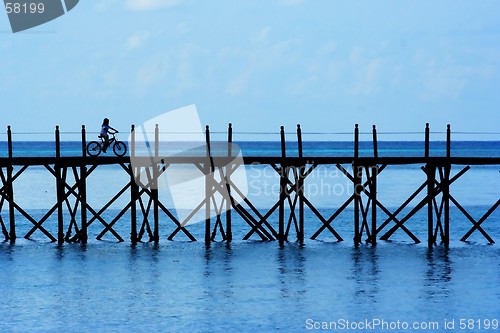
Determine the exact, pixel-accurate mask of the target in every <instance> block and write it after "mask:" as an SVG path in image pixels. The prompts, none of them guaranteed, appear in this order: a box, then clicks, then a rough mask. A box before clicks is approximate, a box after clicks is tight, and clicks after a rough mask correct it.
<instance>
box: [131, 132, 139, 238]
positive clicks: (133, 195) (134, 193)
mask: <svg viewBox="0 0 500 333" xmlns="http://www.w3.org/2000/svg"><path fill="white" fill-rule="evenodd" d="M134 158H135V126H134V125H132V126H131V128H130V159H131V160H130V164H129V172H130V242H131V243H132V244H135V243H137V199H138V196H139V186H138V185H137V183H136V180H135V168H134V166H133V164H132V161H133V159H134Z"/></svg>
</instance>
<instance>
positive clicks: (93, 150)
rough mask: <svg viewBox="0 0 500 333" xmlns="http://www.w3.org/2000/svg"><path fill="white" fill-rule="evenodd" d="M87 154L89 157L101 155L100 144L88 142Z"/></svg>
mask: <svg viewBox="0 0 500 333" xmlns="http://www.w3.org/2000/svg"><path fill="white" fill-rule="evenodd" d="M87 153H88V154H89V155H90V156H99V154H100V153H101V144H100V143H99V142H97V141H90V142H89V143H88V145H87Z"/></svg>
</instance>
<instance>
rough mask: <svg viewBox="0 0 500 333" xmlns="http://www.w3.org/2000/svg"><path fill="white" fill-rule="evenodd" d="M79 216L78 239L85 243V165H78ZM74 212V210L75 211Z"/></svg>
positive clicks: (86, 238) (86, 235) (86, 236)
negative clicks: (79, 232)
mask: <svg viewBox="0 0 500 333" xmlns="http://www.w3.org/2000/svg"><path fill="white" fill-rule="evenodd" d="M78 192H79V193H80V203H81V205H80V207H81V208H80V217H81V236H80V241H81V242H82V244H87V240H88V234H87V167H86V166H81V167H80V187H79V190H78ZM75 213H76V212H75Z"/></svg>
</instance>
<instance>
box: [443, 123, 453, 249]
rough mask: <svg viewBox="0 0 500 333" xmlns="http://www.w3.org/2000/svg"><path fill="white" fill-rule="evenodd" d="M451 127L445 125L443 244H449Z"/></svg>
mask: <svg viewBox="0 0 500 333" xmlns="http://www.w3.org/2000/svg"><path fill="white" fill-rule="evenodd" d="M450 157H451V127H450V124H448V125H447V126H446V163H445V166H444V179H443V182H444V184H443V200H444V237H445V239H444V240H443V241H444V244H445V245H449V244H450V172H451V163H450Z"/></svg>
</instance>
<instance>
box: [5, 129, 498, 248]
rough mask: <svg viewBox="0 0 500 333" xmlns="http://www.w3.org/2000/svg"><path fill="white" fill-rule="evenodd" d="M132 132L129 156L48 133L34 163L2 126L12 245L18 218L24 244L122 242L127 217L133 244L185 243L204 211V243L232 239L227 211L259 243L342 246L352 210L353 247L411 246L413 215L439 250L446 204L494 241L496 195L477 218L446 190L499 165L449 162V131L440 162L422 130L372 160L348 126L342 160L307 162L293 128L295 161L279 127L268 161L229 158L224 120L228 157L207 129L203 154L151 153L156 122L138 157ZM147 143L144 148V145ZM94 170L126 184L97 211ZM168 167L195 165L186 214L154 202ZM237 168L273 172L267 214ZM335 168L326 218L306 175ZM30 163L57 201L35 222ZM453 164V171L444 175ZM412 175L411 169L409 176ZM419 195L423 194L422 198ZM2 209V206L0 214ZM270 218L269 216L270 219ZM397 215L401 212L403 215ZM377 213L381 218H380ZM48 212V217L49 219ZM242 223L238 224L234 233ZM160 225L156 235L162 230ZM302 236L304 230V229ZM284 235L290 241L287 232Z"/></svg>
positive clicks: (477, 160)
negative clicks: (406, 183) (194, 194)
mask: <svg viewBox="0 0 500 333" xmlns="http://www.w3.org/2000/svg"><path fill="white" fill-rule="evenodd" d="M134 133H135V131H134V126H132V131H131V137H130V142H129V147H128V148H129V152H130V154H129V155H127V156H123V157H118V156H114V157H91V156H88V155H87V152H86V144H87V135H86V131H85V127H84V126H82V129H81V154H80V156H61V138H60V131H59V127H56V130H55V133H54V136H55V156H51V157H36V156H18V157H15V156H14V154H13V140H12V131H11V128H10V127H8V129H7V157H1V158H0V178H1V187H0V225H1V228H2V233H3V235H4V237H5V239H6V240H9V241H11V242H14V241H15V240H16V238H17V232H16V229H17V228H16V227H17V222H16V221H17V219H19V218H20V217H21V218H24V219H25V220H26V221H28V222H29V223H30V225H31V229H30V230H29V231H28V232H27V233H26V234H24V235H23V236H24V237H25V238H28V239H29V238H31V237H32V236H33V234H34V233H35V232H40V233H42V234H43V235H45V236H46V237H47V238H48V239H49V240H50V241H53V242H59V243H64V242H82V243H86V242H87V240H88V228H89V227H90V226H91V225H92V224H94V225H95V224H98V225H100V226H101V229H100V230H101V231H100V233H99V234H98V235H97V239H102V237H104V235H106V234H108V233H109V234H111V235H112V236H113V237H114V238H116V240H118V241H124V237H123V235H120V233H119V232H118V231H117V230H116V228H115V226H116V224H117V223H119V222H120V221H121V220H122V219H123V217H124V216H125V215H126V214H128V216H129V218H130V241H131V242H132V243H136V242H139V241H143V240H147V241H153V242H159V241H160V238H162V237H161V236H160V234H165V231H166V230H167V229H168V228H167V225H168V226H170V227H172V228H173V231H172V232H170V231H169V232H168V233H166V235H167V237H166V239H168V240H173V239H175V238H176V236H177V235H178V234H179V233H181V234H183V235H184V236H186V237H187V238H188V239H189V240H192V241H195V240H196V237H195V236H194V235H193V233H192V232H191V231H190V228H189V227H190V225H189V223H190V220H191V219H193V218H194V217H195V215H197V214H200V213H201V214H203V213H204V223H205V225H204V240H205V241H206V242H207V243H209V242H211V241H215V240H217V239H220V240H223V241H231V240H232V239H233V214H237V215H238V217H239V218H241V219H242V220H243V221H244V222H245V223H246V224H245V225H244V226H243V227H245V226H246V228H247V231H246V234H245V236H244V237H243V239H249V238H251V237H258V238H259V239H261V240H265V241H271V240H277V241H279V242H286V241H290V240H297V241H298V242H303V241H304V239H305V238H306V237H310V238H311V239H319V238H320V237H321V236H325V234H326V235H328V236H329V237H331V236H333V237H334V239H336V240H338V241H342V240H344V238H343V237H342V235H341V233H340V232H339V231H338V230H337V227H336V225H335V221H336V220H337V218H338V217H339V215H340V214H341V213H343V212H345V211H346V210H347V209H348V208H349V207H350V208H352V210H353V216H352V228H353V235H354V236H353V241H354V243H355V244H360V243H363V242H367V243H371V244H376V243H377V241H378V240H389V239H391V237H392V236H393V235H394V233H395V232H396V231H402V232H404V233H405V234H406V235H407V236H408V237H409V238H410V239H411V240H412V241H414V242H415V243H420V242H421V240H420V239H419V238H418V237H417V236H416V235H415V234H414V232H412V231H411V230H410V228H409V227H408V224H407V222H408V221H410V219H412V218H413V217H414V216H415V215H416V214H417V213H419V212H421V211H425V212H426V214H427V243H428V245H429V246H432V245H435V244H437V243H438V241H440V242H441V243H443V244H445V245H448V244H449V242H450V205H453V206H455V207H456V208H457V209H458V210H459V211H460V212H461V214H463V216H464V217H465V218H466V219H467V220H468V221H469V222H470V224H471V226H470V229H469V230H468V231H467V232H466V233H465V234H464V235H463V236H462V237H461V239H460V240H462V241H466V240H467V239H468V238H469V237H470V236H471V235H472V234H473V233H476V232H478V233H480V234H481V235H482V236H483V237H484V238H485V239H486V240H487V242H488V243H494V240H493V238H492V237H491V236H490V234H489V233H488V232H487V231H486V228H483V226H484V222H485V221H486V220H487V219H488V218H489V217H490V216H491V215H492V213H493V212H495V210H496V209H497V208H498V206H499V205H500V199H497V200H496V202H494V203H493V204H492V206H491V207H490V208H489V209H488V210H487V211H486V212H485V213H484V214H483V216H482V217H481V218H479V219H475V218H473V217H472V214H470V213H469V212H468V211H467V209H466V208H465V207H464V205H463V204H462V203H460V202H459V201H458V200H457V199H456V198H455V196H454V194H453V193H451V191H450V186H451V185H452V184H454V183H455V182H456V181H457V180H458V179H459V178H461V177H462V176H463V175H464V174H465V173H466V172H468V171H469V170H470V168H471V167H470V166H471V165H483V166H484V165H500V158H499V157H472V156H470V157H467V156H465V157H463V156H461V157H455V156H452V155H451V145H452V140H451V134H452V133H451V128H450V126H449V125H448V127H447V129H446V132H445V133H446V152H445V155H444V156H431V154H430V144H431V140H430V133H431V132H430V128H429V125H428V124H427V125H426V127H425V133H424V146H423V149H422V154H421V156H411V157H408V156H406V157H405V156H399V157H398V156H395V157H383V156H379V149H378V135H377V129H376V127H375V126H373V128H372V130H371V138H372V147H373V154H372V156H360V148H359V147H360V139H359V137H360V132H359V128H358V125H356V126H355V128H354V133H353V135H354V138H353V146H354V147H353V151H352V155H348V156H306V154H304V149H303V139H302V136H303V134H302V129H301V127H300V125H297V129H296V133H294V134H295V135H296V137H295V139H296V143H297V147H296V149H297V154H296V156H295V155H294V156H288V155H287V140H286V135H287V133H285V129H284V128H283V127H281V128H280V132H279V136H280V154H279V155H277V156H243V159H242V160H238V159H236V158H235V156H236V155H237V153H235V152H234V151H232V150H233V128H232V126H231V124H229V127H228V131H227V145H226V146H225V147H226V149H227V155H224V154H220V153H219V154H214V153H213V151H214V149H213V144H214V142H213V141H212V140H211V134H210V129H209V127H208V126H207V127H206V131H205V142H204V147H203V150H204V153H203V154H201V155H200V154H198V155H194V156H193V155H190V156H183V155H182V154H180V155H179V154H178V155H169V156H162V155H161V153H160V140H159V128H158V126H156V130H155V136H154V138H155V139H154V140H153V142H152V144H153V145H154V147H153V149H152V150H151V151H152V152H153V151H154V153H152V154H153V155H152V156H138V155H137V153H136V149H137V147H136V143H137V142H136V139H135V137H134V135H135V134H134ZM148 147H149V146H148ZM405 164H412V165H417V166H420V169H419V170H421V171H422V172H423V173H424V175H425V180H424V181H423V182H422V184H420V186H418V187H417V188H416V189H415V190H414V191H413V192H412V194H411V195H410V196H408V197H407V198H405V199H404V200H402V203H401V205H400V206H399V207H397V209H395V210H394V209H391V207H387V206H386V205H384V203H383V202H381V200H380V198H379V197H378V196H377V189H378V187H379V184H378V178H379V176H380V174H381V173H382V172H383V171H384V170H385V169H386V168H387V167H388V166H390V165H405ZM103 165H115V166H119V167H120V169H121V170H122V171H123V172H125V173H126V175H127V177H128V181H127V183H126V184H124V186H123V187H122V188H120V190H118V191H117V193H115V194H114V195H113V197H112V198H111V199H110V200H109V201H108V202H107V203H105V204H104V205H103V206H102V207H101V208H99V209H97V208H95V207H93V206H92V205H91V204H90V203H89V200H88V193H87V179H88V178H89V177H91V175H92V174H93V173H94V171H95V170H96V169H97V168H98V167H100V166H103ZM176 165H190V166H194V167H195V168H196V169H197V170H198V171H199V177H202V178H203V179H204V196H203V198H202V200H200V202H199V204H197V205H195V207H193V209H192V212H190V213H189V214H188V215H187V216H186V217H185V218H183V219H181V218H179V216H178V215H177V214H176V213H175V211H174V207H170V206H168V205H167V204H166V203H165V202H162V200H161V199H160V195H159V192H160V191H162V189H161V187H160V186H158V182H159V179H160V177H162V176H163V175H164V174H165V173H166V172H167V170H169V169H171V168H172V167H173V166H176ZM242 165H267V166H270V167H271V168H272V169H273V170H274V171H273V172H275V173H276V176H277V179H278V182H279V189H280V190H279V194H278V196H277V198H275V201H274V202H272V204H270V205H269V207H270V208H268V209H265V211H262V209H259V208H257V207H256V205H255V204H254V203H253V202H252V201H251V200H250V199H249V198H248V197H246V196H245V193H244V191H243V190H242V189H241V188H240V187H241V186H240V185H239V184H238V183H236V182H235V181H234V177H233V176H234V174H235V172H236V171H237V169H238V167H241V166H242ZM322 165H327V166H332V167H335V168H336V169H337V170H339V172H340V173H341V174H342V175H343V176H344V177H345V179H346V180H347V181H348V182H349V184H350V186H351V187H352V189H353V191H352V195H350V196H349V197H348V198H347V199H346V200H345V202H344V203H343V204H340V205H338V206H336V207H331V208H333V209H334V211H333V213H332V212H331V211H329V212H328V213H327V214H326V215H325V212H322V211H321V210H320V209H319V208H318V207H316V206H315V204H314V203H313V202H312V200H311V198H310V197H309V196H308V195H307V194H306V193H305V191H304V184H305V183H306V182H307V180H308V177H309V176H310V175H311V174H312V173H313V171H314V170H315V169H316V168H318V167H319V166H322ZM33 166H39V167H40V166H41V167H43V168H45V169H46V170H48V172H49V173H50V175H51V176H52V177H53V178H54V180H55V189H56V202H55V203H54V204H53V206H52V207H51V208H50V209H48V210H47V211H46V213H45V214H43V216H42V217H38V218H35V217H34V216H33V215H32V214H30V209H29V207H28V208H26V207H21V205H20V203H19V201H17V200H16V197H17V195H23V196H26V195H27V194H26V193H16V180H17V179H18V178H19V177H20V176H21V175H22V174H23V173H25V171H26V170H27V169H28V168H30V167H33ZM452 166H454V167H459V171H458V172H456V173H454V174H452ZM415 172H418V171H415ZM422 196H423V198H422ZM124 197H126V198H127V200H126V202H127V203H126V204H125V205H124V206H123V207H122V208H121V209H120V210H119V211H118V213H117V214H116V215H115V216H114V217H111V218H110V217H109V216H105V215H106V214H105V212H106V211H107V210H108V209H109V207H111V206H112V205H113V204H114V203H116V202H117V200H118V199H119V198H122V199H123V198H124ZM4 207H6V208H4ZM306 210H308V211H309V213H310V214H311V215H312V216H314V218H315V219H317V220H318V221H320V227H319V228H317V229H316V230H315V231H314V232H312V233H311V234H310V235H309V234H308V235H306V233H305V227H304V225H305V223H307V222H306V221H305V212H306ZM276 214H277V215H278V218H277V219H276V218H273V216H275V215H276ZM403 214H404V215H403ZM381 215H382V216H384V218H382V219H381V218H380V217H381ZM54 216H56V218H54ZM68 216H69V218H68ZM54 220H56V221H57V234H53V232H52V233H51V232H50V231H49V230H48V229H49V228H46V227H45V226H46V225H47V224H50V223H53V222H52V221H54ZM243 227H242V228H243ZM162 229H163V230H162ZM308 230H309V229H308ZM292 235H293V236H292Z"/></svg>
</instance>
